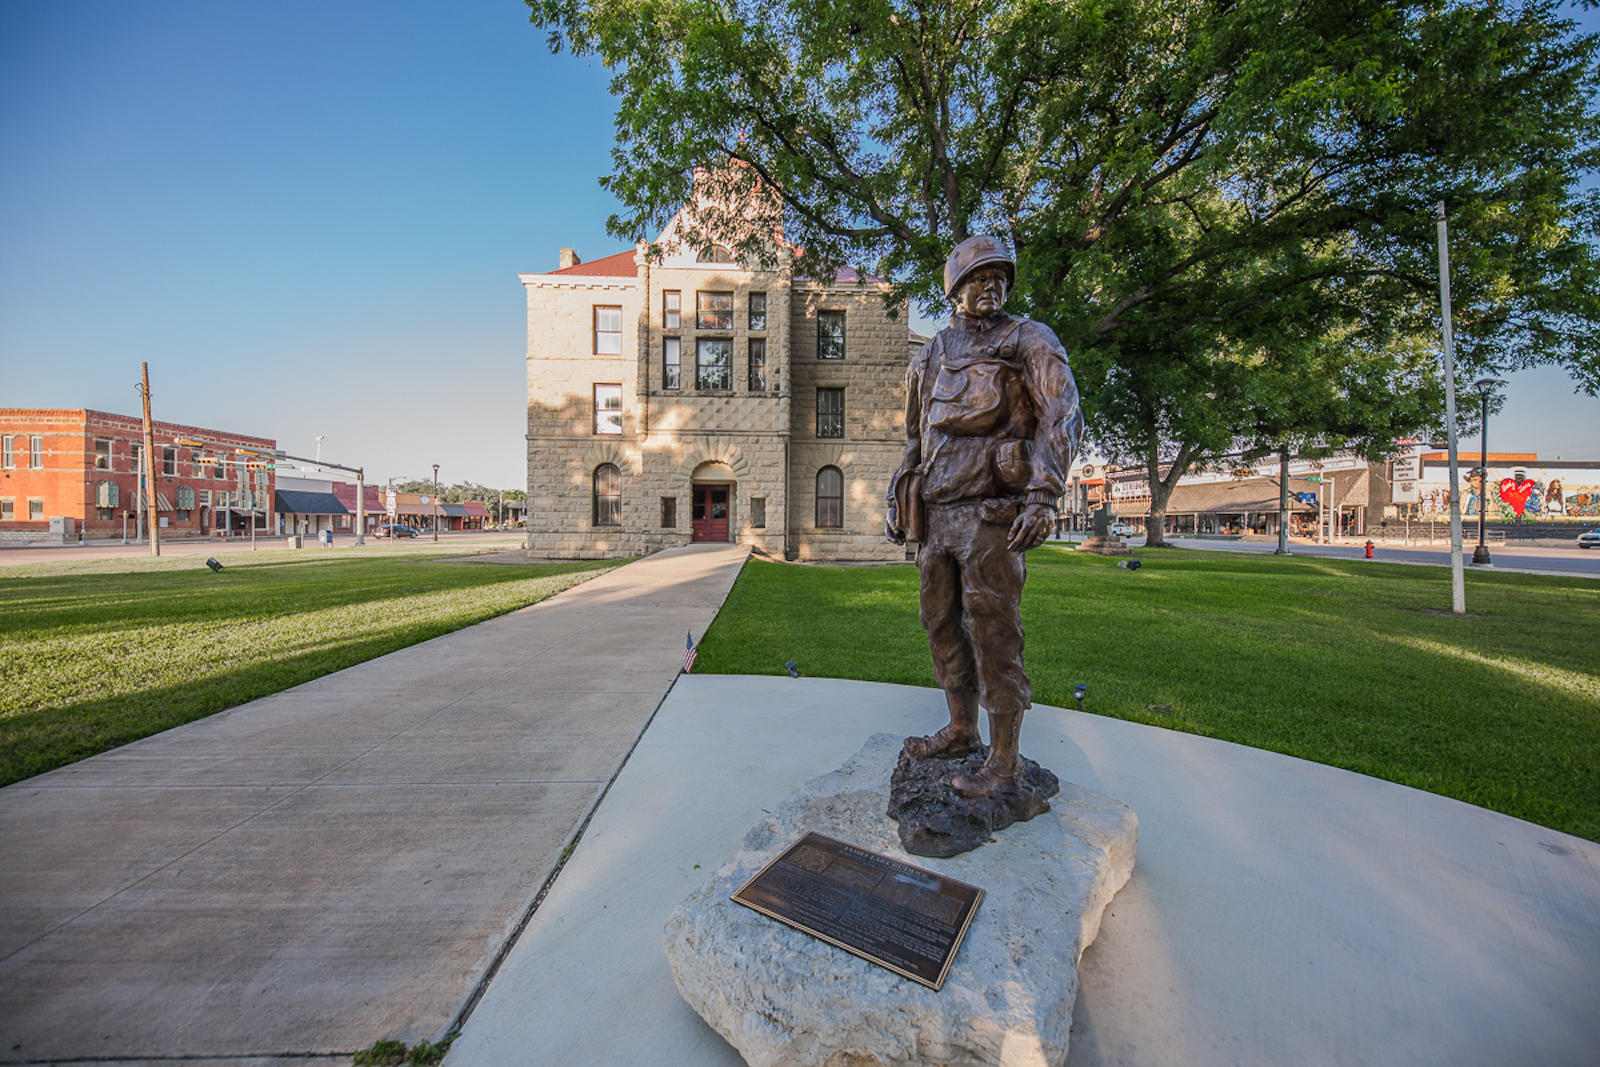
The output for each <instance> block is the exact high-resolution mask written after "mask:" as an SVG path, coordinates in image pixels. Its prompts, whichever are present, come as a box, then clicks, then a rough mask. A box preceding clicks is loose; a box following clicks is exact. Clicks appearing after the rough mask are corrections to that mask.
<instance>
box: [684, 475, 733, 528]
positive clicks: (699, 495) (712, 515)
mask: <svg viewBox="0 0 1600 1067" xmlns="http://www.w3.org/2000/svg"><path fill="white" fill-rule="evenodd" d="M690 528H691V530H692V531H693V532H692V533H691V535H690V539H691V540H694V541H726V540H727V539H728V487H727V486H725V485H697V486H695V487H694V516H693V519H692V521H691V523H690Z"/></svg>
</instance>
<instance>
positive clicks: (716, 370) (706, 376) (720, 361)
mask: <svg viewBox="0 0 1600 1067" xmlns="http://www.w3.org/2000/svg"><path fill="white" fill-rule="evenodd" d="M695 375H696V384H695V387H696V388H697V389H732V388H733V342H732V341H730V340H727V339H726V338H721V339H715V338H714V339H704V338H702V339H701V340H700V341H698V342H696V351H695Z"/></svg>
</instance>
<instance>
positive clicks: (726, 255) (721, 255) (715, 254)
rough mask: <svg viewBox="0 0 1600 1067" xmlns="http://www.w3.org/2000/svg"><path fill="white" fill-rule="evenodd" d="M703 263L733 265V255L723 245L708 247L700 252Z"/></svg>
mask: <svg viewBox="0 0 1600 1067" xmlns="http://www.w3.org/2000/svg"><path fill="white" fill-rule="evenodd" d="M700 262H701V263H732V262H733V253H732V252H730V251H728V250H727V249H726V248H723V247H722V246H721V245H707V246H706V247H704V248H702V249H701V250H700Z"/></svg>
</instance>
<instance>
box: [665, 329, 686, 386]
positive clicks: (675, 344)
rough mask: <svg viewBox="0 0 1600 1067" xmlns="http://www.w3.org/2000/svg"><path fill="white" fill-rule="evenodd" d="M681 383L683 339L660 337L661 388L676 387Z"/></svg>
mask: <svg viewBox="0 0 1600 1067" xmlns="http://www.w3.org/2000/svg"><path fill="white" fill-rule="evenodd" d="M682 385H683V341H682V340H680V339H679V338H676V337H666V338H663V339H662V346H661V388H663V389H678V388H681V387H682Z"/></svg>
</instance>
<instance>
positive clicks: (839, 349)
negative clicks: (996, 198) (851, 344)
mask: <svg viewBox="0 0 1600 1067" xmlns="http://www.w3.org/2000/svg"><path fill="white" fill-rule="evenodd" d="M817 358H818V359H843V358H844V312H842V311H819V312H817Z"/></svg>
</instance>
